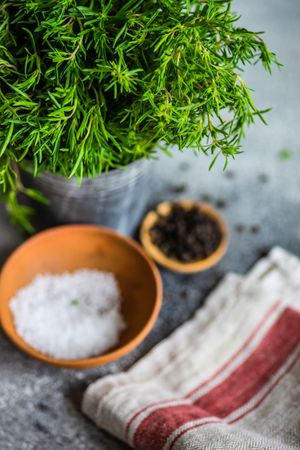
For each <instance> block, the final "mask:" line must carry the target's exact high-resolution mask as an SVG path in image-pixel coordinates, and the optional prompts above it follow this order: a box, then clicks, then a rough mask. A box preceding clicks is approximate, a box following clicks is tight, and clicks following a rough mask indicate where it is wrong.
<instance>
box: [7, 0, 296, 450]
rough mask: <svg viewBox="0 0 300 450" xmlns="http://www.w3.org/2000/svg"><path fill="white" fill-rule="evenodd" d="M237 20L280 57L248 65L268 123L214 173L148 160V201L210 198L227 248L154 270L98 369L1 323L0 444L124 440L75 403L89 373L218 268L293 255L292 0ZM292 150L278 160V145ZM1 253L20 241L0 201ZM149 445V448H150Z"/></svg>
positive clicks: (113, 443) (172, 312) (206, 286)
mask: <svg viewBox="0 0 300 450" xmlns="http://www.w3.org/2000/svg"><path fill="white" fill-rule="evenodd" d="M234 6H235V8H236V9H237V10H239V11H240V12H242V13H243V14H244V15H243V23H244V24H245V25H246V26H249V27H250V28H251V27H252V28H253V29H255V30H265V31H266V38H267V41H268V42H269V45H270V47H271V48H272V49H273V50H274V51H276V52H277V54H278V56H279V59H280V61H281V62H282V63H283V64H284V68H283V69H282V70H277V69H274V73H273V76H272V77H269V76H268V75H267V74H265V73H264V72H263V70H261V69H258V68H256V70H253V69H251V70H247V73H246V79H247V81H248V83H249V84H250V85H251V86H252V87H253V88H254V89H255V91H256V92H255V93H254V97H255V99H256V101H257V103H258V105H259V106H261V107H262V108H265V107H269V106H272V107H273V109H272V111H271V112H270V113H269V115H268V122H269V126H268V127H265V126H264V125H262V124H260V123H257V124H256V125H254V126H252V127H251V128H250V130H249V131H248V134H247V138H246V139H245V141H244V143H243V150H244V153H243V154H242V155H240V156H239V157H238V158H237V160H236V161H235V162H232V163H231V164H230V167H229V169H228V170H227V172H225V173H223V172H222V164H221V161H220V162H219V163H218V164H217V165H216V167H215V168H214V169H213V171H212V172H210V173H208V170H207V169H208V166H209V160H208V158H205V157H200V158H199V159H197V158H196V157H195V156H194V155H193V154H192V152H189V151H186V152H185V153H183V154H178V153H176V152H174V158H172V159H170V158H167V157H165V156H162V158H161V159H160V161H158V162H157V163H156V164H155V172H156V181H155V182H154V181H153V185H152V186H150V187H149V188H151V202H152V203H153V204H154V203H156V202H158V201H159V200H162V199H166V198H177V197H192V198H195V199H204V200H206V201H210V202H212V203H213V204H215V205H216V206H217V207H218V208H219V209H220V211H221V212H222V213H223V215H224V216H225V218H226V220H227V222H228V224H229V227H230V238H231V239H230V247H229V251H228V253H227V255H226V256H225V258H224V259H223V261H222V262H221V263H220V264H219V265H218V266H217V267H215V268H214V269H212V270H210V271H208V272H206V273H202V274H197V275H190V276H188V275H184V276H182V275H175V274H172V273H170V272H167V271H164V270H163V271H162V276H163V282H164V289H165V294H164V302H163V307H162V310H161V314H160V316H159V319H158V321H157V323H156V325H155V327H154V329H153V331H152V332H151V334H150V335H149V336H148V337H147V339H146V340H145V341H144V343H143V344H142V345H140V346H139V347H138V348H137V349H136V350H135V351H133V352H132V353H131V354H130V355H129V356H127V357H125V358H123V359H122V360H120V361H118V362H117V363H114V364H110V365H108V366H106V367H104V368H98V369H93V370H87V371H79V372H78V371H72V370H61V369H58V368H54V367H50V366H47V365H44V364H42V363H40V362H38V361H35V360H33V359H31V358H29V357H27V356H25V355H23V354H22V353H21V352H20V351H19V350H18V349H17V348H16V347H15V346H14V345H13V344H11V343H10V342H9V341H8V339H7V338H6V337H5V336H4V334H3V333H2V332H1V331H0V449H1V450H25V449H26V450H34V449H36V450H57V449H60V448H63V449H65V450H83V449H84V450H98V449H100V450H106V449H119V450H121V449H125V448H127V446H126V445H124V444H122V443H120V442H119V441H117V440H115V439H114V438H112V437H110V436H109V435H108V434H106V433H104V432H102V431H101V430H98V429H97V428H96V427H95V426H94V425H93V424H92V423H90V422H89V421H88V420H87V419H86V418H85V417H84V416H83V415H82V414H81V412H80V399H81V396H82V392H83V390H84V388H85V387H86V386H87V385H88V383H90V382H91V381H92V380H94V379H96V378H97V377H101V376H103V375H105V374H108V373H115V372H118V371H120V370H122V369H126V368H127V367H129V366H130V365H131V364H132V363H133V362H134V361H136V360H137V359H138V358H140V357H141V356H142V355H143V354H145V353H146V352H147V351H148V350H149V349H150V348H151V347H152V346H153V345H155V344H156V343H158V342H159V341H160V340H161V339H163V338H164V337H166V336H168V335H169V334H170V333H171V332H172V330H174V329H175V328H176V327H178V326H179V325H180V324H181V323H182V322H184V321H185V320H186V319H187V318H189V317H190V316H191V315H192V314H193V312H194V311H195V310H196V309H197V308H198V307H199V306H200V305H201V304H202V303H203V301H204V298H205V296H206V294H207V292H208V291H209V290H210V289H212V287H213V286H214V285H215V284H216V282H217V281H218V280H219V279H220V278H221V277H222V276H223V274H224V273H225V272H228V271H236V272H239V273H243V272H245V271H246V270H247V269H248V268H249V267H250V266H251V265H252V264H253V263H254V262H255V261H256V260H257V259H258V258H259V257H260V256H261V255H262V254H264V253H265V252H267V251H268V250H269V249H270V248H271V247H272V246H274V245H281V246H283V247H285V248H286V249H288V250H290V251H292V252H294V253H296V254H297V255H299V256H300V226H299V224H300V151H299V146H300V137H299V119H300V82H299V77H300V46H299V42H300V27H299V24H300V2H297V1H295V0H285V1H284V2H283V1H281V0H264V1H260V0H252V1H251V2H245V1H242V0H236V1H235V2H234ZM286 148H287V149H290V150H291V151H292V155H291V157H290V158H289V159H287V160H283V159H282V158H281V157H280V151H281V150H283V149H286ZM0 230H1V233H0V260H1V262H3V261H4V260H5V258H6V257H7V256H8V254H9V253H10V252H11V251H12V250H13V249H14V248H15V247H16V246H17V245H18V244H19V243H20V242H21V240H22V239H21V237H20V236H19V235H18V234H17V233H16V231H15V230H14V229H13V228H12V227H11V226H10V225H9V223H8V220H7V217H6V215H5V213H4V209H3V208H1V210H0ZM149 450H154V449H149Z"/></svg>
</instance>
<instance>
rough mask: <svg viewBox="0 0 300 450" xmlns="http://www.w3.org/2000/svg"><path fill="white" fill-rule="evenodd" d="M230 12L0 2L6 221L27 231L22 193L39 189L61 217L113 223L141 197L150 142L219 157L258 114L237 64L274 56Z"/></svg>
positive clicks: (214, 1)
mask: <svg viewBox="0 0 300 450" xmlns="http://www.w3.org/2000/svg"><path fill="white" fill-rule="evenodd" d="M237 20H238V16H237V14H236V13H234V12H233V11H232V5H231V1H230V0H192V1H189V0H182V1H181V0H143V1H141V0H126V1H125V0H97V1H96V0H14V1H13V2H12V1H11V0H2V1H1V2H0V183H1V188H2V195H3V197H4V199H5V201H6V204H7V208H8V211H9V213H10V214H11V217H12V219H13V220H14V221H15V222H17V223H20V224H21V225H22V226H23V227H25V228H26V229H27V230H29V231H30V230H31V224H30V220H29V217H28V216H29V214H30V210H29V209H28V207H26V206H21V205H20V204H19V202H18V194H19V193H20V192H21V193H25V194H27V195H28V196H30V197H34V198H36V199H38V200H41V201H43V200H44V198H45V197H46V198H48V199H49V200H50V205H49V208H52V212H53V213H54V214H56V215H57V217H58V219H59V220H61V221H86V222H88V221H96V222H100V223H103V222H104V223H106V220H107V217H110V218H112V220H111V221H110V222H109V225H110V226H114V227H120V223H119V220H120V218H122V217H123V218H124V216H127V217H128V218H129V219H130V217H131V216H132V214H133V212H134V211H138V210H139V208H140V205H141V202H143V195H142V193H143V192H144V191H145V189H144V184H143V180H144V176H143V173H144V172H145V171H146V168H147V164H146V162H147V160H148V159H151V158H152V157H153V156H154V155H155V154H156V152H157V149H158V143H162V145H163V148H167V146H170V145H176V146H177V147H178V148H179V149H183V148H186V147H188V148H191V149H194V151H195V152H197V153H199V154H200V153H205V154H207V155H210V156H211V161H212V163H211V165H213V163H214V162H215V160H216V158H218V157H219V156H220V155H221V156H223V158H224V164H225V166H226V164H227V162H228V160H229V159H230V158H234V157H235V155H236V154H238V153H239V151H240V141H241V137H242V136H243V133H244V128H245V126H246V125H249V124H250V123H251V122H253V121H254V119H255V117H256V116H259V117H260V118H261V119H262V120H263V117H262V114H263V113H264V111H259V110H258V109H257V108H256V106H255V105H254V103H253V101H252V99H251V95H250V90H249V88H248V87H247V86H246V85H245V83H244V81H243V79H242V78H241V72H242V68H243V66H244V65H245V64H247V63H249V64H255V63H256V62H257V61H260V62H261V63H262V64H263V66H264V67H265V68H266V69H267V70H269V71H270V68H271V65H272V63H274V62H275V63H277V61H276V58H275V55H274V54H273V53H271V52H270V51H269V50H268V48H267V46H266V44H265V42H264V41H263V39H262V37H261V33H257V32H252V31H248V30H246V29H245V28H241V27H239V25H238V24H237ZM160 148H161V146H160ZM124 168H125V170H124ZM24 169H26V170H27V171H28V170H29V171H31V172H32V175H33V176H31V178H30V180H29V181H28V178H27V179H26V177H25V180H26V182H24V181H22V179H21V177H20V170H21V171H22V170H24ZM28 183H29V184H28ZM28 186H29V187H28ZM36 188H37V189H36ZM42 194H44V195H42ZM130 211H131V212H130ZM126 226H127V225H126Z"/></svg>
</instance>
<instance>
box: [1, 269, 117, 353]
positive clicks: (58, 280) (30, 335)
mask: <svg viewBox="0 0 300 450" xmlns="http://www.w3.org/2000/svg"><path fill="white" fill-rule="evenodd" d="M121 300H122V299H121V292H120V289H119V286H118V283H117V280H116V278H115V276H114V275H113V274H112V273H108V272H100V271H98V270H91V269H80V270H77V271H75V272H72V273H63V274H60V275H50V274H43V275H38V276H36V278H34V280H33V281H32V282H31V283H30V284H29V285H27V286H25V287H24V288H22V289H20V290H19V291H18V292H17V294H16V295H15V297H14V298H13V299H12V300H11V302H10V308H11V311H12V313H13V316H14V321H15V325H16V330H17V333H18V334H19V335H20V336H21V337H22V338H23V339H24V340H25V341H26V342H27V343H28V344H29V345H31V346H32V347H33V348H35V349H36V350H39V351H40V352H42V353H44V354H47V355H49V356H52V357H54V358H60V359H80V358H87V357H90V356H95V355H100V354H102V353H104V352H106V351H107V350H109V349H110V348H112V347H114V346H115V345H117V344H118V342H119V336H120V333H121V331H122V330H123V329H124V328H125V323H124V320H123V318H122V315H121V312H120V305H121Z"/></svg>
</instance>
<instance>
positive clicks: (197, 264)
mask: <svg viewBox="0 0 300 450" xmlns="http://www.w3.org/2000/svg"><path fill="white" fill-rule="evenodd" d="M174 203H176V204H179V205H181V206H182V207H183V208H186V209H190V208H192V207H194V206H196V207H198V208H199V209H201V211H202V212H203V213H204V214H207V215H208V216H209V217H211V218H212V219H213V220H215V221H216V222H217V224H218V225H219V228H220V230H221V234H222V238H221V241H220V245H219V246H218V248H217V249H216V250H215V251H214V252H213V253H212V254H211V255H210V256H209V257H208V258H205V259H201V260H197V261H193V262H182V261H178V260H175V259H172V258H169V257H168V256H167V255H166V254H165V253H163V252H162V251H161V250H160V248H159V247H157V246H156V245H155V244H154V243H153V241H152V239H151V234H150V230H151V228H152V227H153V225H154V224H155V222H156V221H157V220H158V217H159V215H162V216H167V215H168V214H169V213H170V210H171V208H172V206H173V205H174ZM174 203H173V202H162V203H160V204H159V205H158V206H157V208H156V210H153V211H150V212H149V213H148V214H147V215H146V217H145V218H144V220H143V223H142V226H141V231H140V239H141V242H142V244H143V246H144V248H145V250H146V252H147V253H148V254H149V255H150V256H151V257H152V258H153V259H154V260H155V261H156V262H158V263H159V264H161V265H162V266H164V267H167V268H168V269H171V270H174V271H175V272H180V273H194V272H201V271H203V270H207V269H209V268H210V267H212V266H214V265H215V264H217V262H218V261H219V260H220V259H221V258H222V257H223V256H224V254H225V252H226V250H227V247H228V230H227V226H226V224H225V222H224V220H223V218H222V216H221V215H220V214H219V213H218V211H217V210H216V209H215V208H213V207H212V206H210V205H208V204H207V203H200V202H195V201H193V200H179V201H176V202H174Z"/></svg>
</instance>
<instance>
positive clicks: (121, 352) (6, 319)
mask: <svg viewBox="0 0 300 450" xmlns="http://www.w3.org/2000/svg"><path fill="white" fill-rule="evenodd" d="M70 229H72V230H74V231H78V232H85V231H88V230H95V231H97V232H101V233H102V234H104V235H109V236H111V237H113V238H115V239H118V240H122V241H124V242H125V243H126V244H127V245H128V246H129V247H131V248H132V249H133V250H134V251H136V252H137V253H139V254H140V255H141V257H142V258H143V259H144V260H145V261H146V263H147V264H148V267H149V269H150V272H151V273H152V275H153V277H154V280H155V285H156V297H155V300H154V306H153V309H152V313H151V315H150V316H149V318H148V320H147V322H146V324H145V325H144V327H143V328H142V329H141V331H140V332H139V333H138V334H137V335H136V336H135V337H134V338H132V339H131V340H130V341H129V342H128V343H127V344H124V345H122V346H121V347H117V348H116V349H115V350H112V351H108V353H104V354H103V355H99V356H93V357H89V358H82V359H70V360H68V359H59V358H53V357H51V356H48V355H45V354H43V353H41V352H39V351H38V350H35V349H34V348H33V347H31V346H30V345H29V344H27V342H26V341H24V340H23V339H22V338H21V337H20V336H19V335H18V334H17V332H16V328H15V325H14V322H13V318H12V315H11V314H9V313H7V312H5V314H4V315H3V307H4V306H3V305H4V301H3V300H2V293H1V285H2V280H3V279H4V278H5V273H6V271H8V270H10V268H9V266H10V265H11V263H12V262H13V261H14V259H15V258H16V257H17V256H18V254H19V253H20V252H22V251H23V250H24V249H26V248H27V247H30V246H31V245H32V243H33V242H34V243H36V242H38V241H39V240H43V239H45V238H47V237H48V236H52V235H55V234H56V233H57V232H59V233H65V232H67V231H69V230H70ZM162 298H163V287H162V280H161V276H160V273H159V270H158V268H157V267H156V265H155V264H154V262H153V261H152V260H151V258H149V256H148V255H147V253H146V252H145V251H144V250H143V248H142V247H141V246H140V245H139V244H138V243H136V242H135V241H134V240H133V239H131V238H130V237H127V236H124V235H122V234H121V233H119V232H117V231H115V230H111V229H110V228H106V227H102V226H97V225H90V224H80V225H61V226H57V227H53V228H49V229H47V230H43V231H41V232H39V233H37V234H36V235H34V236H32V237H30V238H28V239H27V240H26V241H25V242H23V243H22V244H20V245H19V246H18V247H17V248H16V249H15V250H14V251H13V252H12V254H11V255H10V256H9V257H8V258H7V260H6V262H5V263H4V265H3V267H2V270H1V273H0V325H1V327H2V329H3V331H4V332H5V334H6V335H7V336H8V337H9V339H10V340H11V341H12V342H13V343H14V344H15V345H16V346H17V347H18V348H19V349H20V350H22V351H23V352H24V353H26V354H27V355H29V356H32V357H34V358H36V359H38V360H40V361H42V362H44V363H48V364H51V365H54V366H58V367H64V368H69V369H86V368H91V367H99V366H103V365H105V364H108V363H110V362H112V361H116V360H117V359H120V358H121V357H123V356H125V355H127V354H128V353H129V352H131V351H132V350H133V349H135V348H136V347H137V346H138V345H139V344H140V343H141V342H142V341H143V340H144V339H145V337H146V336H147V335H148V334H149V332H150V331H151V329H152V328H153V326H154V324H155V322H156V319H157V317H158V314H159V311H160V308H161V304H162ZM9 301H10V300H8V303H9ZM6 302H7V301H5V303H6ZM7 324H10V325H12V331H11V330H10V327H7Z"/></svg>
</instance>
